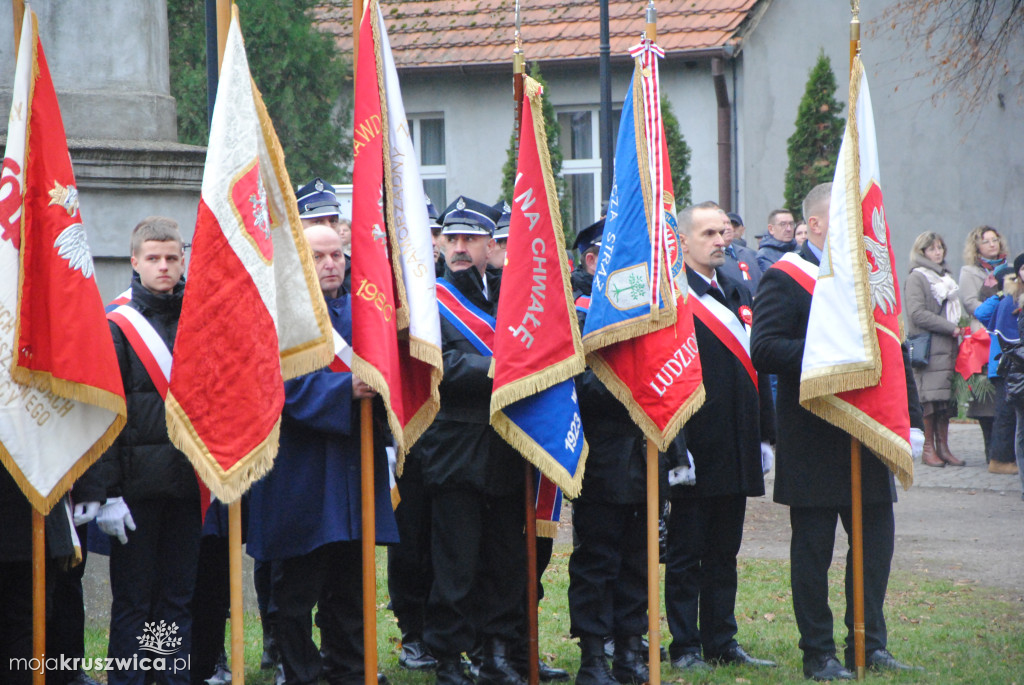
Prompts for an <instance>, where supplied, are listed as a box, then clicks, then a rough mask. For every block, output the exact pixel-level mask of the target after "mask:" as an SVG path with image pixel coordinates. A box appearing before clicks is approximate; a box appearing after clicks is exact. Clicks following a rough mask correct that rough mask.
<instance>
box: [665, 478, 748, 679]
mask: <svg viewBox="0 0 1024 685" xmlns="http://www.w3.org/2000/svg"><path fill="white" fill-rule="evenodd" d="M746 510H747V498H746V497H744V496H743V495H728V496H723V497H702V498H695V497H686V498H682V497H676V498H673V499H672V515H671V516H669V519H668V548H667V550H666V558H665V612H666V614H667V615H668V628H669V630H670V631H671V633H672V645H671V647H670V648H669V653H670V654H671V656H672V658H673V659H677V658H679V657H680V656H682V655H683V654H687V653H690V654H699V653H700V652H701V649H702V648H703V652H704V656H705V658H709V659H710V658H713V657H715V656H718V655H720V654H722V653H723V652H725V651H726V650H727V649H729V648H730V647H733V646H735V645H736V630H737V628H736V616H735V609H736V585H737V580H736V555H737V554H738V553H739V551H740V543H741V542H742V541H743V520H744V517H745V516H746Z"/></svg>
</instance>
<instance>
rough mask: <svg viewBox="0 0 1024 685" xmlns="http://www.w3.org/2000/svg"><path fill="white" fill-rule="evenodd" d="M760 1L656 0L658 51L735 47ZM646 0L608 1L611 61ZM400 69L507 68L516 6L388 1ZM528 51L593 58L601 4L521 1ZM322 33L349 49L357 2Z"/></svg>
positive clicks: (327, 12) (328, 18)
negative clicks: (742, 29) (327, 33)
mask: <svg viewBox="0 0 1024 685" xmlns="http://www.w3.org/2000/svg"><path fill="white" fill-rule="evenodd" d="M757 2H758V0H659V1H658V2H656V3H655V8H656V9H657V12H658V39H657V42H658V45H660V46H661V48H662V49H663V50H665V52H666V55H667V56H670V57H671V56H684V55H686V54H688V53H689V54H693V55H696V54H699V53H700V52H702V51H706V50H709V49H716V48H722V47H724V46H726V45H730V44H733V43H736V42H738V39H737V38H735V35H736V32H737V30H738V29H739V28H740V26H741V25H742V24H743V22H744V20H746V19H747V17H748V15H749V14H750V11H751V9H752V8H753V6H754V5H756V4H757ZM645 7H646V3H645V2H643V1H642V0H629V1H628V2H627V1H625V0H608V15H609V18H610V19H609V31H610V35H611V55H612V58H613V59H616V58H622V57H624V56H626V55H627V54H628V50H629V48H630V47H632V46H633V45H635V44H636V43H637V42H638V39H639V38H640V34H641V33H642V32H643V30H644V26H645V19H644V9H645ZM381 11H382V12H383V13H384V21H385V23H386V25H387V30H388V37H389V38H390V40H391V49H392V52H393V53H394V56H395V63H396V65H397V66H398V68H400V69H416V68H444V67H453V68H454V67H463V68H464V67H482V66H489V65H499V64H508V63H509V62H510V61H511V55H512V48H513V46H514V40H515V2H514V0H412V1H408V0H389V1H388V2H382V3H381ZM520 11H521V13H522V21H521V26H522V41H523V53H524V54H525V56H526V58H527V60H537V61H542V62H548V61H559V62H571V61H577V60H579V61H583V60H596V59H597V57H598V55H599V50H600V7H599V4H598V1H597V0H521V2H520ZM316 14H317V17H318V21H319V24H320V28H321V29H322V30H324V31H327V32H329V33H333V34H335V35H336V36H337V42H338V47H339V49H341V50H342V51H343V52H346V53H350V52H351V51H352V2H351V0H333V1H328V2H323V3H322V4H321V5H320V6H319V7H318V8H317V10H316Z"/></svg>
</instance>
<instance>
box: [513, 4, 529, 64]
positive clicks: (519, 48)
mask: <svg viewBox="0 0 1024 685" xmlns="http://www.w3.org/2000/svg"><path fill="white" fill-rule="evenodd" d="M521 28H522V17H521V16H520V14H519V0H516V36H515V47H514V48H512V73H514V74H524V73H526V65H525V60H524V59H523V35H522V32H521Z"/></svg>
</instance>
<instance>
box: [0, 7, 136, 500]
mask: <svg viewBox="0 0 1024 685" xmlns="http://www.w3.org/2000/svg"><path fill="white" fill-rule="evenodd" d="M93 272H94V269H93V261H92V255H91V253H90V251H89V243H88V241H87V239H86V231H85V225H84V224H83V220H82V215H81V214H80V213H79V208H78V189H77V186H76V183H75V176H74V173H73V171H72V168H71V158H70V156H69V155H68V146H67V139H66V137H65V134H64V123H63V121H62V120H61V115H60V108H59V107H58V104H57V94H56V92H55V91H54V88H53V82H52V81H51V79H50V71H49V68H48V67H47V64H46V57H45V56H44V54H43V46H42V43H41V42H40V41H39V36H38V30H37V26H36V17H35V13H34V12H33V11H32V10H31V9H29V10H28V11H27V12H25V15H24V24H23V26H22V33H21V45H20V46H19V49H18V65H17V69H16V73H15V83H14V91H13V98H12V104H11V116H10V124H9V128H8V131H7V149H6V152H5V154H4V162H3V171H2V175H0V460H2V461H3V463H4V465H5V466H6V467H7V469H8V470H9V471H10V472H11V474H12V475H13V476H14V479H15V481H16V482H17V483H18V485H19V487H20V488H21V489H22V491H23V492H24V493H25V496H26V497H27V498H28V499H29V501H30V502H31V503H32V506H33V507H35V508H36V509H37V510H39V511H40V512H43V513H46V512H48V511H49V510H50V508H51V507H52V506H53V505H54V504H55V503H56V502H57V500H59V499H60V497H61V496H62V495H63V494H64V492H66V491H67V489H68V488H70V487H71V484H72V483H73V482H74V481H75V479H76V478H77V477H78V476H79V475H81V474H82V472H84V471H85V470H86V469H87V468H88V467H89V466H90V465H91V464H92V462H94V461H95V460H96V459H97V458H99V456H100V455H101V454H102V453H103V451H104V450H105V449H106V448H107V447H109V446H110V444H111V443H112V442H113V441H114V438H115V437H116V436H117V434H118V433H119V432H120V430H121V428H122V427H123V426H124V424H125V418H126V410H125V399H124V389H123V386H122V383H121V374H120V371H119V369H118V364H117V357H116V355H115V353H114V343H113V340H112V339H111V337H110V330H109V328H108V327H107V322H106V319H105V317H104V312H103V301H102V300H101V299H100V293H99V289H98V288H97V287H96V280H95V278H93V275H94V273H93ZM15 351H16V353H15Z"/></svg>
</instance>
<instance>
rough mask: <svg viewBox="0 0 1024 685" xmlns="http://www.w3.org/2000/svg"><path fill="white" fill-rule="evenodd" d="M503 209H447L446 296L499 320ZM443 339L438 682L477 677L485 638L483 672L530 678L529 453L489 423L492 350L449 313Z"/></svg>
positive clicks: (465, 202)
mask: <svg viewBox="0 0 1024 685" xmlns="http://www.w3.org/2000/svg"><path fill="white" fill-rule="evenodd" d="M499 216H500V214H499V213H498V212H496V211H495V210H494V208H492V207H490V206H488V205H485V204H484V203H482V202H478V201H475V200H471V199H469V198H464V197H459V198H457V199H456V200H455V201H454V202H453V203H452V204H451V205H450V206H449V207H448V208H447V209H445V211H444V213H443V215H442V217H441V223H442V225H443V226H444V228H443V234H442V240H443V241H444V257H445V261H446V265H445V273H444V277H443V279H441V280H439V281H438V292H439V298H440V297H441V294H442V293H441V290H442V289H444V288H447V289H448V290H447V292H450V293H451V294H452V297H453V298H454V300H455V301H456V302H458V303H460V304H461V305H462V309H460V310H459V311H460V312H462V313H463V316H468V317H474V318H476V320H477V321H480V322H484V323H486V321H487V320H488V319H491V322H490V325H491V327H492V330H493V316H494V314H495V312H496V309H497V303H498V289H499V287H500V285H501V277H500V275H499V274H497V273H493V272H488V271H487V257H488V255H489V253H490V250H491V247H492V244H493V242H494V240H493V238H492V235H493V233H494V228H495V223H496V222H497V220H498V218H499ZM485 327H486V326H485ZM441 341H442V354H443V359H444V377H443V379H442V381H441V385H440V392H441V408H440V411H439V412H438V414H437V417H436V418H435V419H434V423H433V424H432V425H431V426H430V428H429V429H427V431H426V432H425V433H424V434H423V436H422V437H421V438H420V439H419V442H418V446H419V452H420V456H421V459H422V466H423V483H424V485H425V487H426V488H427V491H428V493H429V496H430V500H431V522H432V527H431V559H432V562H433V567H434V582H433V585H432V586H431V589H430V597H429V599H428V602H427V612H426V624H425V626H424V634H423V638H424V641H425V643H426V645H427V647H428V648H429V649H430V651H431V653H432V654H433V655H434V656H435V657H436V658H437V661H438V668H437V682H438V683H441V684H443V685H471V683H472V681H471V680H470V679H469V677H468V676H466V675H465V674H464V673H463V669H462V664H461V659H460V654H461V653H462V652H468V651H470V650H472V649H473V647H474V644H476V643H477V641H479V642H480V643H481V644H483V647H484V661H483V663H482V665H481V668H480V676H479V677H478V679H477V682H478V683H497V684H499V685H523V683H524V682H525V681H524V680H523V678H522V676H521V675H519V674H518V673H517V672H516V670H515V668H514V666H513V664H512V662H511V661H510V660H509V656H510V654H509V648H510V646H511V645H512V643H513V642H515V640H516V639H517V638H518V637H519V635H518V628H519V626H521V625H522V624H523V614H524V611H525V601H526V600H525V597H526V569H525V566H526V560H525V556H526V555H525V543H524V540H523V523H524V521H523V502H522V498H523V494H522V493H523V473H524V468H523V460H522V457H521V456H520V455H519V454H518V453H517V452H516V451H515V450H514V449H513V448H512V447H511V446H509V444H508V443H506V442H505V441H504V440H503V439H502V438H501V437H500V436H499V435H498V434H497V433H496V432H495V431H494V429H493V428H491V425H490V398H491V388H492V380H491V378H490V377H489V376H488V369H489V368H490V365H491V358H490V355H489V354H485V353H484V352H483V351H481V348H480V347H479V346H478V344H474V339H473V336H472V335H471V334H470V333H469V332H468V330H467V329H465V328H464V327H462V326H461V325H457V323H456V322H454V321H453V320H452V319H450V318H448V317H447V316H446V315H442V317H441Z"/></svg>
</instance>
